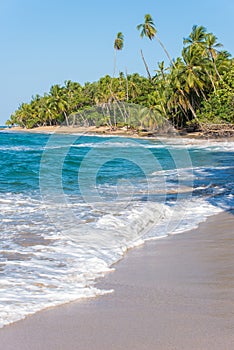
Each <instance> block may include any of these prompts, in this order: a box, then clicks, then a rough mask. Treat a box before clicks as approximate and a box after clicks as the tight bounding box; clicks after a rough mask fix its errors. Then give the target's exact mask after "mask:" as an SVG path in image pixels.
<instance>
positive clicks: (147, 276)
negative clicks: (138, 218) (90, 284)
mask: <svg viewBox="0 0 234 350" xmlns="http://www.w3.org/2000/svg"><path fill="white" fill-rule="evenodd" d="M233 225H234V215H233V214H232V213H222V214H219V215H216V216H213V217H210V218H209V219H208V220H207V221H206V222H205V223H202V224H200V226H199V228H198V229H196V230H193V231H190V232H186V233H183V234H179V235H175V236H170V237H168V238H165V239H161V240H157V241H154V242H148V243H147V244H146V245H145V246H143V247H140V248H137V249H134V250H132V251H130V252H129V253H128V254H127V256H126V257H125V259H123V260H122V261H121V262H119V263H118V264H116V266H115V268H116V271H115V272H113V273H110V274H109V275H108V276H107V277H106V278H105V279H104V280H102V281H101V282H100V284H101V287H102V288H108V289H111V288H113V289H114V290H115V292H114V293H113V294H110V295H106V296H103V297H99V298H96V299H92V300H88V301H82V302H76V303H70V304H67V305H64V306H61V307H58V308H55V309H50V310H46V311H43V312H39V313H37V314H35V315H33V316H31V317H28V318H26V319H25V320H23V321H20V322H17V323H15V324H13V325H10V326H7V327H5V328H3V329H1V330H0V344H1V349H4V350H13V349H14V350H15V349H17V350H42V349H43V350H78V349H81V350H94V349H95V350H97V349H98V350H107V349H108V350H111V349H112V350H120V349H121V350H126V349H129V350H130V349H134V350H144V349H147V350H159V349H160V350H161V349H162V350H169V349H170V350H172V349H173V350H183V349H186V350H188V349H190V350H220V349H222V350H231V349H232V348H233V344H234V263H233V261H234V233H233Z"/></svg>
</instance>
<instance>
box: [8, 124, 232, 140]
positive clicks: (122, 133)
mask: <svg viewBox="0 0 234 350" xmlns="http://www.w3.org/2000/svg"><path fill="white" fill-rule="evenodd" d="M5 130H7V132H23V133H32V134H71V135H72V134H84V135H85V134H87V135H95V136H106V137H108V136H117V137H129V138H139V139H149V140H154V139H157V138H175V139H176V138H187V139H191V140H198V141H205V140H206V141H217V142H222V141H234V136H222V137H221V136H217V137H211V136H208V135H204V134H203V133H202V132H200V131H197V132H190V133H189V132H179V131H175V133H165V134H158V135H157V134H156V133H154V134H152V135H150V133H148V132H145V133H144V132H142V133H138V132H137V131H136V130H127V129H126V128H120V129H116V130H110V128H109V127H107V126H102V127H93V126H90V127H67V126H40V127H37V128H33V129H25V128H22V127H12V128H8V129H2V131H5Z"/></svg>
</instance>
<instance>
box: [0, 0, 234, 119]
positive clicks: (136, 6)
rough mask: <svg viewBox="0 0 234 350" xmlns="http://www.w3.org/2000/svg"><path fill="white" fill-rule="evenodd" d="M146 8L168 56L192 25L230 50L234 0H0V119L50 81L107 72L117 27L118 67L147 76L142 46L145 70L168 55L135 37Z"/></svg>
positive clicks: (174, 54)
mask: <svg viewBox="0 0 234 350" xmlns="http://www.w3.org/2000/svg"><path fill="white" fill-rule="evenodd" d="M146 13H150V14H151V15H152V17H153V19H154V22H155V24H156V27H157V30H158V36H159V37H160V39H161V40H162V41H163V43H164V44H165V46H166V47H167V49H168V51H169V52H170V54H171V56H172V57H177V56H178V55H180V52H181V48H182V41H183V37H186V36H188V35H189V33H190V32H191V28H192V26H193V24H198V25H204V26H205V27H206V28H207V29H208V31H211V32H213V33H214V34H215V35H216V36H217V37H218V39H219V41H220V42H221V43H222V44H224V48H225V49H226V50H228V51H229V52H230V53H231V54H232V55H233V52H234V40H233V32H234V30H233V29H234V25H233V15H234V2H233V0H223V1H220V0H196V1H193V2H189V1H188V0H178V1H172V0H171V1H166V0H159V1H156V0H154V1H153V0H141V1H140V0H117V1H111V0H86V1H81V0H0V45H1V46H0V69H1V74H0V76H1V83H0V96H1V110H0V124H3V123H4V122H5V121H6V119H7V118H8V117H9V116H10V114H11V113H12V112H14V110H15V109H16V108H17V107H18V106H19V104H20V103H21V102H29V101H30V99H31V96H33V95H35V94H37V93H39V94H43V93H44V92H47V91H48V90H49V88H50V86H51V85H52V84H63V82H64V81H65V80H68V79H70V80H74V81H79V82H80V83H84V82H86V81H94V80H98V79H99V77H100V76H103V75H105V74H112V73H113V57H114V50H113V41H114V39H115V36H116V33H117V32H118V31H122V32H123V34H124V36H125V46H124V50H123V51H122V52H119V53H118V58H117V65H118V67H117V71H125V70H126V69H127V71H128V73H133V72H139V73H140V74H144V75H145V71H144V66H143V63H142V61H141V58H140V54H139V50H140V49H141V48H142V49H143V50H144V54H145V57H146V59H147V62H148V64H149V66H150V68H151V71H153V70H154V69H156V67H157V62H159V61H162V60H165V61H167V60H166V58H165V56H164V53H163V51H162V49H161V48H160V46H159V45H158V43H157V42H156V41H153V42H148V41H147V40H146V39H140V38H139V33H138V32H137V30H136V25H137V24H139V23H142V22H143V18H144V15H145V14H146Z"/></svg>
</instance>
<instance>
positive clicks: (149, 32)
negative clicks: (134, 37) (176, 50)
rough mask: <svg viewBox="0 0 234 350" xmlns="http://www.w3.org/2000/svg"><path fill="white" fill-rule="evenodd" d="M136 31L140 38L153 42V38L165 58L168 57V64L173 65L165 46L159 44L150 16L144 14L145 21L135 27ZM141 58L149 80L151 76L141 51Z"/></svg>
mask: <svg viewBox="0 0 234 350" xmlns="http://www.w3.org/2000/svg"><path fill="white" fill-rule="evenodd" d="M137 30H140V36H141V37H142V38H144V37H147V38H148V39H150V40H153V39H154V38H156V39H157V41H158V43H159V44H160V46H161V47H162V49H163V51H164V52H165V54H166V56H167V57H168V59H169V61H170V63H171V64H172V65H174V63H173V61H172V59H171V57H170V55H169V53H168V51H167V50H166V48H165V46H164V45H163V43H162V42H161V40H160V39H159V37H158V36H157V29H156V27H155V24H154V21H153V18H152V17H151V15H150V14H146V15H145V21H144V23H142V24H139V25H138V26H137ZM141 56H142V59H143V61H144V64H145V68H146V71H147V73H148V76H149V78H151V75H150V73H149V69H148V66H147V64H146V62H145V59H144V55H143V52H142V50H141Z"/></svg>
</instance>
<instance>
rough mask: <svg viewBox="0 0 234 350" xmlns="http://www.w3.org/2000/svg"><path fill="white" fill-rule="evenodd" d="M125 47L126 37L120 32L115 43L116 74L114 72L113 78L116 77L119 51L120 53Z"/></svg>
mask: <svg viewBox="0 0 234 350" xmlns="http://www.w3.org/2000/svg"><path fill="white" fill-rule="evenodd" d="M123 46H124V35H123V33H122V32H118V33H117V36H116V38H115V41H114V49H115V57H114V72H113V77H114V76H115V71H116V56H117V51H120V50H122V49H123Z"/></svg>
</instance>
